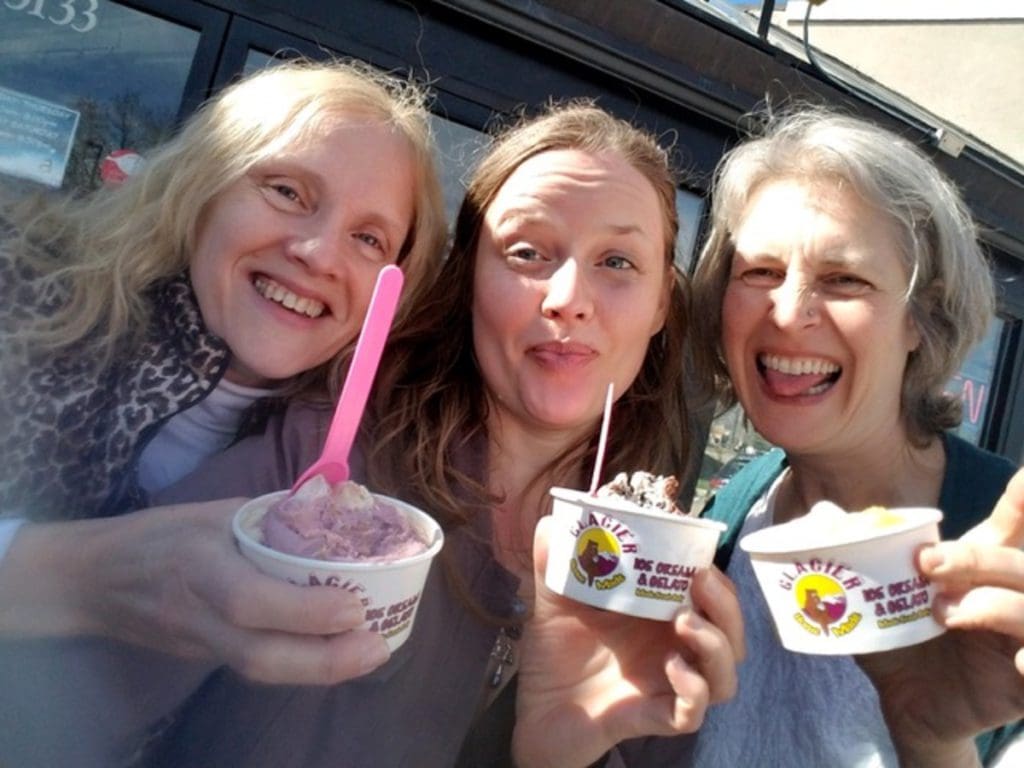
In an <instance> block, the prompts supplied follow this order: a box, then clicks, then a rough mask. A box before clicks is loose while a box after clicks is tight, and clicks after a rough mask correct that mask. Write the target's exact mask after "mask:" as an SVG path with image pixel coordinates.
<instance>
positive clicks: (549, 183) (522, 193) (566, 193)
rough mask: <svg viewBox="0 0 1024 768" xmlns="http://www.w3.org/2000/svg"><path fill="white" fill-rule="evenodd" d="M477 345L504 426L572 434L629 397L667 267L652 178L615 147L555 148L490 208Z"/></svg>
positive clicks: (665, 291) (664, 295)
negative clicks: (601, 150)
mask: <svg viewBox="0 0 1024 768" xmlns="http://www.w3.org/2000/svg"><path fill="white" fill-rule="evenodd" d="M475 267H476V268H475V277H474V286H473V288H474V290H473V345H474V351H475V353H476V359H477V361H478V363H479V366H480V371H481V376H482V378H483V381H484V384H485V387H486V389H487V394H488V399H489V400H490V402H491V405H492V411H491V413H492V417H491V418H492V419H497V420H498V421H499V423H500V424H501V425H502V427H504V428H506V429H507V428H509V427H510V426H511V425H513V424H516V425H518V426H519V428H521V429H525V430H527V431H534V432H536V431H541V432H543V431H562V432H567V433H568V435H570V436H571V437H573V438H575V437H578V436H579V435H580V434H582V433H584V432H585V431H587V430H589V429H592V428H593V427H594V423H595V420H597V419H600V416H601V413H602V410H603V406H604V399H605V395H606V392H607V387H608V384H609V382H614V384H615V394H616V396H620V395H622V393H624V392H625V391H626V389H627V388H628V387H629V386H630V384H631V383H632V382H633V379H634V378H635V377H636V374H637V372H638V371H639V370H640V367H641V364H642V363H643V360H644V357H645V355H646V352H647V345H648V342H649V340H650V338H651V336H653V335H654V334H655V333H657V332H658V331H659V330H660V329H661V327H662V325H663V324H664V320H665V313H666V308H667V306H668V296H669V289H670V286H671V283H670V280H671V272H670V268H669V265H668V264H666V259H665V234H664V225H663V216H662V213H661V208H660V204H659V200H658V196H657V194H656V192H655V190H654V187H653V186H652V185H651V183H650V182H649V181H648V180H647V179H646V178H645V177H644V176H643V175H642V174H641V173H640V172H639V171H637V170H636V169H635V168H633V167H632V166H631V165H629V164H628V163H627V162H626V161H625V160H623V159H622V158H621V157H619V156H618V155H615V154H599V155H591V154H587V153H584V152H581V151H577V150H551V151H547V152H543V153H541V154H539V155H535V156H533V157H531V158H530V159H528V160H526V161H525V162H523V163H522V164H521V165H520V166H519V167H518V168H517V169H516V170H515V171H514V172H513V173H512V174H511V175H510V176H509V177H508V179H507V180H506V181H505V183H504V184H503V185H502V186H501V188H500V189H499V191H498V194H497V195H496V196H495V198H494V200H493V202H492V203H491V205H490V206H489V207H488V209H487V212H486V214H485V216H484V222H483V227H482V231H481V233H480V239H479V244H478V246H477V251H476V264H475Z"/></svg>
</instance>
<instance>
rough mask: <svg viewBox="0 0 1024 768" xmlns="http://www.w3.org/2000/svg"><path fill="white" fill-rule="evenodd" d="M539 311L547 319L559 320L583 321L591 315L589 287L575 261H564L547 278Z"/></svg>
mask: <svg viewBox="0 0 1024 768" xmlns="http://www.w3.org/2000/svg"><path fill="white" fill-rule="evenodd" d="M541 311H542V312H543V314H544V316H545V317H547V318H551V319H555V318H558V319H561V320H584V319H586V318H588V317H590V316H591V315H592V314H593V311H594V302H593V297H592V295H591V292H590V286H589V285H588V284H587V279H586V276H585V275H584V274H583V273H582V272H581V270H580V267H579V264H578V263H577V262H576V261H575V260H573V259H566V260H565V261H563V262H562V263H561V264H560V265H559V266H558V268H557V269H556V270H555V271H554V273H553V274H552V275H551V277H550V278H548V283H547V294H546V295H545V296H544V300H543V302H542V303H541Z"/></svg>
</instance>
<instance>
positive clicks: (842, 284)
mask: <svg viewBox="0 0 1024 768" xmlns="http://www.w3.org/2000/svg"><path fill="white" fill-rule="evenodd" d="M824 282H825V285H826V286H827V287H828V288H829V289H830V290H832V291H835V292H837V293H842V294H845V295H851V294H861V293H864V292H865V291H867V290H869V289H870V288H871V283H869V282H868V281H867V280H865V279H863V278H861V277H857V276H856V275H845V274H844V275H831V276H829V277H827V278H826V279H825V281H824Z"/></svg>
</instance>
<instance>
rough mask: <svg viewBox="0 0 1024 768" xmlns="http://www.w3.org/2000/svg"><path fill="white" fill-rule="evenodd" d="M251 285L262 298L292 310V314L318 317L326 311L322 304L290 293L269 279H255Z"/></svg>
mask: <svg viewBox="0 0 1024 768" xmlns="http://www.w3.org/2000/svg"><path fill="white" fill-rule="evenodd" d="M252 284H253V285H254V286H255V288H256V290H257V291H258V292H259V294H260V296H262V297H263V298H265V299H270V300H271V301H274V302H277V303H278V304H280V305H281V306H283V307H287V308H288V309H290V310H292V312H297V313H298V314H300V315H306V317H320V315H322V314H323V313H324V310H325V309H326V306H324V303H323V302H321V301H317V300H316V299H310V298H308V297H305V296H299V295H298V294H295V293H292V292H291V291H289V290H288V289H287V288H285V287H284V286H283V285H281V284H280V283H275V282H274V281H273V280H271V279H270V278H269V277H262V276H260V277H257V278H256V279H255V280H253V281H252Z"/></svg>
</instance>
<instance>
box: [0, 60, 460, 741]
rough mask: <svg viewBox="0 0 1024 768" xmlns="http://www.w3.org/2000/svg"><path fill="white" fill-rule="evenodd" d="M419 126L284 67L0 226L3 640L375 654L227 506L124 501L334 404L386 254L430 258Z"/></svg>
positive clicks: (384, 96) (284, 667) (439, 239)
mask: <svg viewBox="0 0 1024 768" xmlns="http://www.w3.org/2000/svg"><path fill="white" fill-rule="evenodd" d="M428 126H429V123H428V113H427V111H426V109H425V96H424V93H423V92H422V91H420V90H419V89H418V88H417V87H416V86H415V85H413V84H411V83H409V82H406V81H404V80H401V79H397V78H394V77H391V76H387V75H383V74H378V73H375V72H374V71H372V70H371V69H370V68H369V67H367V66H362V65H358V64H355V63H343V62H328V63H312V62H297V63H290V64H281V65H279V66H275V67H273V68H271V69H268V70H265V71H262V72H259V73H257V74H255V75H253V76H251V77H249V78H247V79H244V80H242V81H240V82H238V83H236V84H235V85H232V86H231V87H229V88H227V89H225V90H224V91H223V92H222V93H220V94H219V95H217V96H216V97H215V98H213V99H212V100H211V101H209V102H208V103H207V104H205V105H204V106H203V107H202V108H201V109H200V110H199V111H198V112H197V113H196V114H195V115H194V116H193V117H192V118H191V119H190V120H189V121H188V122H187V124H186V125H185V126H184V127H183V128H182V130H181V131H180V132H179V133H178V134H177V136H176V137H175V138H173V139H172V140H171V141H169V142H168V143H167V144H166V145H164V146H163V147H161V148H159V149H158V150H156V151H155V152H153V154H152V155H151V156H150V157H149V158H148V159H147V161H146V164H145V166H144V168H143V169H142V170H141V172H139V173H138V174H137V175H136V176H134V177H132V178H131V179H130V180H129V181H128V182H127V183H125V184H124V185H123V186H121V187H120V188H118V189H116V190H113V191H108V190H102V191H100V192H97V193H96V194H95V195H94V196H92V197H89V198H87V199H84V200H70V201H67V202H65V203H63V204H62V205H59V206H56V205H51V206H43V207H40V206H38V205H37V206H29V205H21V206H20V207H18V208H11V209H9V210H8V211H7V212H6V214H5V215H4V217H3V218H2V219H0V223H2V235H3V240H2V242H0V272H2V278H0V286H2V288H0V298H2V302H0V304H2V308H0V334H2V343H0V355H2V357H0V392H2V394H0V423H2V424H3V429H2V430H0V514H2V515H3V516H4V517H5V518H7V519H6V520H5V521H3V523H4V525H5V533H6V535H5V537H4V541H3V544H4V546H5V548H6V553H5V554H4V555H3V558H2V560H0V634H2V635H3V636H6V637H8V638H46V637H68V636H71V637H76V636H83V635H85V636H106V637H113V638H116V639H119V640H124V641H127V642H130V643H137V644H141V645H145V646H148V647H150V648H155V649H157V650H161V651H167V652H170V653H173V654H178V655H185V656H188V657H193V658H201V659H208V660H214V661H216V662H218V663H228V664H231V665H233V666H235V667H236V668H239V669H241V670H242V671H243V672H244V673H245V674H247V675H249V676H251V677H253V678H256V679H261V680H272V681H281V680H290V681H294V682H299V681H310V680H313V679H316V680H318V681H320V680H324V679H325V678H326V679H333V680H340V679H345V678H347V677H349V676H351V675H353V674H358V673H360V672H363V671H365V670H366V669H368V668H372V667H373V666H375V665H376V664H378V663H380V662H381V661H383V660H384V659H385V658H386V655H387V654H386V649H385V647H384V644H383V643H382V642H380V640H379V638H376V637H374V636H372V635H369V634H363V633H349V634H345V635H340V634H339V633H341V632H344V631H345V630H347V629H350V628H351V627H353V626H355V625H357V624H358V623H359V620H360V616H361V607H360V606H359V604H358V601H357V600H354V599H352V598H351V596H349V595H347V594H346V593H344V592H342V591H340V590H335V591H310V590H300V589H298V588H296V587H292V586H290V585H287V584H282V583H280V582H278V581H275V580H272V579H269V578H267V579H264V578H262V577H260V576H258V575H255V574H253V573H251V572H250V570H249V568H248V566H247V564H246V563H245V562H244V561H243V560H242V559H241V558H240V557H239V555H238V554H237V553H236V552H235V550H234V547H233V546H232V542H231V538H230V534H229V532H228V529H227V520H228V518H229V516H230V513H231V511H232V510H233V509H234V508H235V507H236V506H237V504H236V503H233V502H230V501H228V502H223V503H219V504H218V503H214V504H209V505H205V506H194V507H181V508H171V509H159V510H149V511H145V512H139V513H133V514H129V515H124V514H122V513H125V512H129V511H131V510H138V509H141V508H143V507H145V506H146V505H147V503H148V499H149V497H151V495H152V494H154V493H156V492H158V491H159V490H160V489H162V488H164V487H166V486H167V485H169V484H171V483H173V482H175V481H176V480H177V479H179V478H180V477H182V476H184V475H186V474H188V473H189V472H190V471H191V470H192V469H193V468H194V467H195V466H196V465H197V464H198V463H199V462H200V461H201V460H202V459H203V458H204V457H207V456H209V455H211V454H213V453H216V452H218V451H220V450H222V449H223V448H225V447H226V446H227V445H228V444H229V443H231V442H233V441H234V440H235V439H236V437H237V436H239V435H240V434H242V433H244V432H247V431H252V430H253V429H255V430H257V431H258V430H259V429H260V428H261V427H260V424H259V419H258V418H256V414H258V412H259V411H260V410H265V408H261V406H265V405H266V404H267V403H268V402H271V401H274V400H281V399H283V398H288V397H291V396H294V395H298V394H301V393H309V394H316V393H321V394H323V395H326V394H327V392H328V382H330V381H333V380H336V378H337V377H336V376H333V375H332V374H333V372H334V371H335V369H336V368H337V367H338V365H339V364H340V363H339V361H341V360H342V359H343V357H344V355H343V352H344V351H345V349H346V346H347V345H349V343H350V342H351V341H352V340H353V339H354V338H355V336H356V335H357V333H358V331H359V328H360V325H361V323H362V319H363V315H364V313H365V310H366V307H367V304H368V302H369V297H370V293H371V291H372V288H373V285H374V281H375V278H376V275H377V272H378V271H379V270H380V268H381V267H382V266H384V265H386V264H391V263H398V264H400V265H401V266H402V267H403V269H404V270H405V273H406V277H407V281H408V283H409V284H415V283H416V281H417V280H419V279H421V278H422V277H423V276H424V275H425V274H427V273H429V272H431V271H432V270H433V269H434V267H435V266H436V264H437V262H438V260H439V256H440V253H439V251H440V248H441V247H442V245H443V242H444V237H445V221H444V211H443V205H442V202H441V194H440V187H439V183H438V180H437V177H436V171H435V166H434V159H433V144H432V139H431V136H430V131H429V127H428ZM26 520H27V521H30V522H26V523H25V524H22V523H23V522H24V521H26ZM8 544H9V547H7V546H6V545H8ZM325 635H328V636H332V637H333V638H334V639H333V640H329V641H326V642H325V641H324V637H323V636H325ZM8 658H11V657H10V656H8ZM2 757H3V756H2V755H0V758H2Z"/></svg>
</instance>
